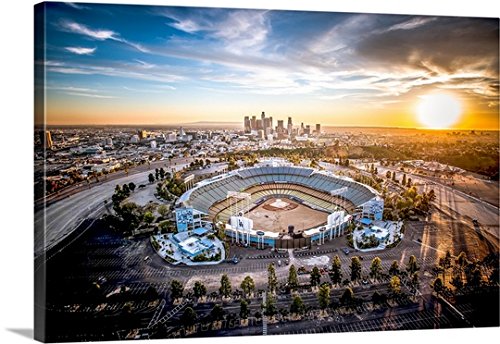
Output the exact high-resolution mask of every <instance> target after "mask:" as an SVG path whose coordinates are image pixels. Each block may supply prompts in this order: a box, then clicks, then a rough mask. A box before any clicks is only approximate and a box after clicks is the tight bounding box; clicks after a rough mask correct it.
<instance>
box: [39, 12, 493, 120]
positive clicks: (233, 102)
mask: <svg viewBox="0 0 500 344" xmlns="http://www.w3.org/2000/svg"><path fill="white" fill-rule="evenodd" d="M44 9H45V10H44V11H43V8H41V7H39V8H38V13H37V18H40V19H41V18H44V23H45V28H44V30H41V29H39V30H38V31H37V36H38V37H42V35H43V33H45V42H44V44H43V42H41V43H40V44H38V45H37V46H36V47H35V53H36V57H35V64H36V67H37V70H38V71H40V70H42V69H43V68H45V81H44V79H43V77H41V75H43V74H37V75H36V77H35V90H36V91H37V93H36V94H37V95H38V96H40V95H43V91H45V95H46V98H45V102H44V103H43V105H45V107H42V106H39V107H36V116H35V120H36V122H40V121H43V115H45V121H46V123H47V124H50V125H58V124H59V125H72V124H148V125H156V124H158V125H161V124H174V123H188V122H197V121H220V122H242V120H243V116H251V115H259V114H260V113H261V112H262V111H265V112H266V114H268V115H269V116H273V118H276V119H279V118H281V119H286V117H288V116H291V117H292V118H293V119H294V123H295V124H299V123H300V122H306V123H310V124H314V123H321V124H322V125H325V126H389V127H423V126H425V125H424V124H423V123H422V121H421V119H420V118H419V115H418V111H417V109H418V107H419V104H421V103H422V101H423V100H424V99H429V98H427V97H429V95H434V94H446V95H448V96H449V98H452V99H454V100H455V101H456V103H457V104H459V106H460V109H461V112H460V116H459V118H458V119H457V120H456V121H455V123H453V124H452V125H450V127H452V128H458V129H469V128H470V129H472V128H474V129H498V126H499V108H498V106H499V100H498V97H499V69H498V64H499V57H498V50H499V21H498V19H487V18H464V17H429V16H408V15H375V14H349V13H333V12H309V11H307V12H304V11H274V10H273V11H267V10H237V9H213V8H212V9H208V8H189V7H161V6H131V5H109V4H108V5H100V4H72V3H46V4H45V8H44ZM43 15H44V17H42V16H43ZM39 23H42V21H39ZM431 98H432V97H431ZM432 105H433V104H431V107H432ZM438 105H439V104H438ZM42 109H45V111H43V110H42ZM434 112H435V111H434ZM445 115H446V114H445Z"/></svg>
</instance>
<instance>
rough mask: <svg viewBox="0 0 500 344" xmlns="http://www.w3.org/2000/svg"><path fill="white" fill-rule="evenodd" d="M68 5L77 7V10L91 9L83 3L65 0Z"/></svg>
mask: <svg viewBox="0 0 500 344" xmlns="http://www.w3.org/2000/svg"><path fill="white" fill-rule="evenodd" d="M65 4H66V5H68V6H69V7H72V8H75V9H77V10H89V9H90V7H88V6H84V5H82V4H75V3H74V2H65Z"/></svg>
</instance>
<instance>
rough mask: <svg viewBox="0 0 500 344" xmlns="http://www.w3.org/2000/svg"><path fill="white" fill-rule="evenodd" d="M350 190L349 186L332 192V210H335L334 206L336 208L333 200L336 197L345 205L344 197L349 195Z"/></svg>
mask: <svg viewBox="0 0 500 344" xmlns="http://www.w3.org/2000/svg"><path fill="white" fill-rule="evenodd" d="M348 190H349V188H348V187H347V186H344V187H342V188H338V189H333V190H331V191H330V195H331V196H332V210H333V206H334V204H333V200H334V198H335V197H334V196H339V197H340V199H341V200H342V203H344V197H343V195H344V194H345V193H347V191H348ZM337 207H338V206H337Z"/></svg>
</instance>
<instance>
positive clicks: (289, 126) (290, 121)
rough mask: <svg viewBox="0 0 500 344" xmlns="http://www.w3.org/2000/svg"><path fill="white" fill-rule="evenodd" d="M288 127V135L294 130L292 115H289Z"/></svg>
mask: <svg viewBox="0 0 500 344" xmlns="http://www.w3.org/2000/svg"><path fill="white" fill-rule="evenodd" d="M286 129H287V131H288V135H291V134H292V130H293V123H292V117H288V124H287V126H286Z"/></svg>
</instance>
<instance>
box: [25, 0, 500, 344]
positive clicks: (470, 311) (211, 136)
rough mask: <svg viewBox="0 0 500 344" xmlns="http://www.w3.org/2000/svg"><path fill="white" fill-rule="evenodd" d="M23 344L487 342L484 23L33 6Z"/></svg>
mask: <svg viewBox="0 0 500 344" xmlns="http://www.w3.org/2000/svg"><path fill="white" fill-rule="evenodd" d="M34 11H35V33H34V34H35V58H34V72H35V85H34V90H35V128H34V141H35V145H34V181H35V182H34V189H35V199H34V212H35V243H34V244H35V247H34V263H35V264H34V265H35V305H34V306H35V337H36V339H38V340H41V341H49V342H67V341H72V342H74V341H101V340H125V339H158V338H180V337H218V336H262V335H279V334H313V333H335V332H357V331H386V330H419V329H435V330H438V329H443V328H465V327H497V326H499V275H498V267H499V255H498V254H499V239H498V238H499V225H498V224H499V179H498V178H499V174H498V171H499V131H498V130H499V127H498V126H499V98H498V97H499V76H498V75H499V70H498V65H499V56H498V55H499V53H498V51H499V20H498V18H466V17H446V16H419V15H404V14H401V15H384V14H362V13H335V12H317V11H316V12H315V11H288V10H266V9H224V8H194V7H169V6H137V5H119V4H113V5H111V4H88V3H57V2H46V3H41V4H38V5H36V6H35V8H34Z"/></svg>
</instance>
